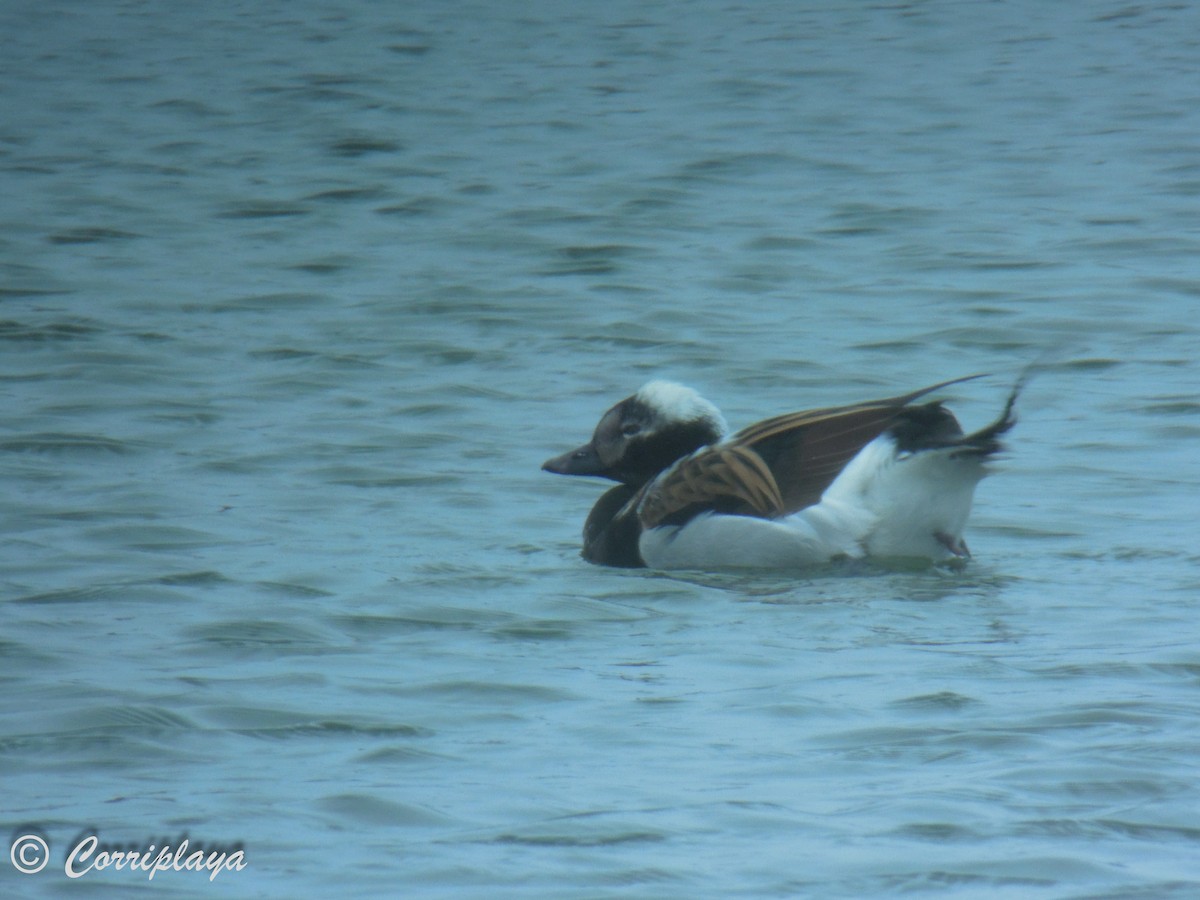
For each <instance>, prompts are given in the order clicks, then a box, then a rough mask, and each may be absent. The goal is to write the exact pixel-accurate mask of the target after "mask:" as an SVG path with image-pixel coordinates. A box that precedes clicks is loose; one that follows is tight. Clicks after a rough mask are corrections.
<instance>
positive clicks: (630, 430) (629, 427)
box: [621, 422, 642, 437]
mask: <svg viewBox="0 0 1200 900" xmlns="http://www.w3.org/2000/svg"><path fill="white" fill-rule="evenodd" d="M641 430H642V426H641V425H639V424H638V423H637V422H626V423H625V424H624V425H622V426H621V434H623V435H625V437H633V436H634V435H635V434H638V433H639V432H641Z"/></svg>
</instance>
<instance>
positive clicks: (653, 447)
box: [542, 381, 726, 487]
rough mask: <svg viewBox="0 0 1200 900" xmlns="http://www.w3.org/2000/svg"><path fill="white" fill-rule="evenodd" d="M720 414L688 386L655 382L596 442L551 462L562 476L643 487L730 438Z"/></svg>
mask: <svg viewBox="0 0 1200 900" xmlns="http://www.w3.org/2000/svg"><path fill="white" fill-rule="evenodd" d="M725 432H726V425H725V419H724V418H723V417H722V416H721V412H720V410H718V409H717V408H716V407H715V406H713V405H712V404H711V403H709V402H708V401H707V400H705V399H704V398H703V397H701V396H700V395H699V394H697V393H696V392H695V391H693V390H692V389H691V388H689V387H685V386H683V385H682V384H676V383H675V382H673V381H651V382H650V383H649V384H646V385H643V387H642V388H641V390H639V391H638V392H637V393H636V394H634V395H633V396H632V397H627V398H625V399H624V400H622V401H621V402H620V403H618V404H617V405H616V406H614V407H613V408H612V409H610V410H609V411H608V412H606V413H605V414H604V416H603V417H602V418H601V419H600V424H599V425H597V426H596V430H595V432H593V434H592V439H591V440H590V441H588V442H587V443H586V444H584V445H583V446H582V447H580V448H578V449H577V450H571V451H569V452H567V453H564V454H562V456H556V457H554V458H553V459H549V460H546V462H545V463H544V464H543V465H542V468H543V469H544V470H546V471H547V472H554V473H556V474H558V475H597V476H599V477H601V478H611V479H612V480H613V481H619V482H622V483H623V484H628V485H631V486H633V487H641V486H642V485H643V484H645V483H646V482H647V481H649V480H650V479H652V478H654V477H655V476H656V475H658V474H659V473H660V472H662V471H663V470H664V469H667V468H668V467H670V466H671V465H672V464H673V463H674V462H675V461H676V460H679V459H682V458H683V457H685V456H687V455H688V454H689V453H692V452H694V451H696V450H699V449H700V448H701V447H704V446H707V445H708V444H713V443H716V442H717V441H719V440H720V439H721V438H722V437H724V436H725Z"/></svg>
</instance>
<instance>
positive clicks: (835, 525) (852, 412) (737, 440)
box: [542, 375, 1020, 569]
mask: <svg viewBox="0 0 1200 900" xmlns="http://www.w3.org/2000/svg"><path fill="white" fill-rule="evenodd" d="M978 377H980V376H978V375H972V376H969V377H968V378H956V379H953V380H951V381H944V382H942V383H940V384H935V385H932V386H930V387H926V388H922V389H920V390H918V391H913V392H911V393H908V394H902V395H900V396H898V397H890V398H887V399H884V400H869V401H867V402H865V403H855V404H853V405H850V406H836V407H827V408H824V409H813V410H808V411H806V412H795V413H788V414H785V415H782V416H776V417H775V418H771V419H766V420H765V421H762V422H759V423H758V424H756V425H751V426H750V427H748V428H745V429H743V430H741V431H739V432H737V433H736V434H733V435H728V436H727V431H728V429H727V426H726V424H725V420H724V418H723V417H722V416H721V413H720V411H719V410H718V409H717V408H716V407H715V406H713V404H711V403H710V402H708V401H707V400H705V399H704V398H703V397H701V396H700V395H699V394H698V393H696V392H695V391H694V390H692V389H691V388H688V387H685V386H683V385H681V384H675V383H674V382H670V381H652V382H650V383H649V384H646V385H645V386H643V387H642V388H641V389H640V390H639V391H638V392H637V393H636V394H634V395H633V396H631V397H628V398H627V399H625V400H622V401H621V402H620V403H618V404H617V405H616V406H614V407H612V409H610V410H609V411H608V412H606V413H605V414H604V416H603V417H602V418H601V419H600V424H599V425H597V426H596V430H595V433H594V434H593V435H592V439H591V440H590V441H588V443H586V444H584V445H583V446H582V447H580V448H578V449H577V450H572V451H570V452H568V453H564V454H562V455H561V456H556V457H554V458H553V459H551V460H548V461H547V462H546V463H545V464H544V465H543V466H542V468H543V469H544V470H546V471H547V472H555V473H557V474H560V475H596V476H599V477H601V478H608V479H611V480H613V481H616V482H619V483H618V484H617V486H616V487H614V488H611V489H610V490H608V491H607V492H606V493H605V494H604V495H603V496H602V497H601V498H600V499H599V501H597V503H596V505H595V506H594V507H593V508H592V511H591V514H590V515H589V516H588V518H587V523H586V524H585V525H584V528H583V556H584V558H585V559H587V560H589V561H591V562H593V563H598V564H600V565H606V566H622V567H627V568H633V567H640V566H649V567H651V568H655V569H712V568H730V567H756V568H757V567H762V568H772V567H792V566H803V565H807V564H813V563H819V562H825V561H828V560H832V559H836V558H839V557H852V558H857V557H866V556H872V557H917V558H924V559H928V560H933V561H945V560H948V559H952V558H965V557H967V556H969V555H970V554H969V552H968V550H967V545H966V543H965V542H964V541H963V536H962V535H963V528H964V526H965V525H966V522H967V516H968V515H969V514H970V511H971V500H972V497H973V495H974V492H975V486H976V484H978V483H979V480H980V479H981V478H983V476H984V475H985V474H986V472H987V466H986V463H987V461H988V460H989V459H990V458H991V457H993V456H994V455H995V454H996V453H997V452H999V451H1000V450H1001V449H1002V448H1001V444H1000V440H999V438H1000V436H1001V435H1002V434H1004V433H1005V432H1007V431H1008V430H1009V429H1010V428H1012V427H1013V425H1014V424H1016V417H1015V415H1014V413H1013V405H1014V403H1015V402H1016V399H1017V394H1018V393H1019V391H1020V384H1018V385H1017V386H1016V387H1015V388H1014V389H1013V391H1012V393H1011V394H1010V395H1009V397H1008V400H1007V402H1006V403H1005V404H1004V409H1003V411H1002V412H1001V413H1000V416H999V418H997V419H996V420H995V421H994V422H992V423H991V424H990V425H987V426H986V427H984V428H981V429H980V430H979V431H976V432H973V433H971V434H964V433H963V430H962V428H961V427H960V426H959V424H958V420H957V419H955V417H954V415H953V414H952V413H951V412H950V411H949V410H947V409H945V408H944V407H943V406H942V404H941V402H939V401H933V402H927V403H922V404H918V405H914V401H916V400H918V399H920V398H921V397H924V396H925V395H927V394H929V393H932V392H933V391H936V390H938V389H939V388H943V387H946V386H948V385H951V384H958V383H959V382H962V381H967V380H969V379H970V378H978Z"/></svg>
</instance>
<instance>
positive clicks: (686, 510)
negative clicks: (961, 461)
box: [633, 375, 982, 528]
mask: <svg viewBox="0 0 1200 900" xmlns="http://www.w3.org/2000/svg"><path fill="white" fill-rule="evenodd" d="M980 377H982V376H981V375H970V376H967V377H966V378H955V379H951V380H950V381H943V382H940V383H939V384H934V385H930V386H929V387H925V388H921V389H920V390H917V391H912V392H910V393H907V394H901V395H900V396H898V397H888V398H885V399H882V400H868V401H866V402H865V403H855V404H852V405H849V406H831V407H824V408H821V409H812V410H807V411H804V412H795V413H787V414H785V415H782V416H776V417H774V418H771V419H766V420H764V421H762V422H758V423H757V424H754V425H751V426H749V427H748V428H745V429H743V430H742V431H739V432H738V433H737V434H735V435H733V436H732V437H730V438H728V439H727V440H725V441H722V442H721V443H719V444H715V445H713V446H711V447H705V448H703V449H701V450H698V451H697V452H696V453H694V454H692V455H691V456H688V457H685V458H684V459H681V460H680V461H679V462H678V463H676V464H675V465H674V466H672V467H671V468H670V469H668V470H667V471H666V472H664V473H663V474H662V475H660V476H659V477H658V478H656V479H654V480H653V481H652V482H650V483H649V484H648V485H646V487H645V489H644V490H643V491H642V492H641V495H640V497H638V498H635V500H634V501H633V502H634V503H636V504H637V510H638V517H639V518H640V520H641V522H642V527H643V528H654V527H655V526H657V525H662V524H681V523H682V522H685V521H687V520H688V519H690V518H692V517H693V516H695V515H696V514H698V513H700V512H704V511H714V512H721V513H727V514H732V515H744V516H756V517H758V518H764V519H774V518H778V517H780V516H785V515H788V514H790V513H794V512H797V511H798V510H801V509H804V508H805V507H808V506H812V505H813V504H814V503H817V502H818V501H820V499H821V495H822V494H824V493H825V489H826V488H828V487H829V485H830V484H832V483H833V480H834V479H835V478H837V476H838V473H839V472H841V471H842V469H844V468H845V467H846V465H847V463H849V462H850V460H852V459H853V458H854V457H855V456H856V455H858V452H859V451H860V450H862V448H863V447H865V446H866V445H867V444H869V443H870V442H871V441H873V440H874V439H875V438H877V437H879V435H880V434H882V433H883V432H884V431H886V430H887V429H888V428H889V427H891V426H892V425H894V424H895V423H896V422H897V421H898V419H899V418H900V417H901V414H902V412H903V410H904V409H905V408H906V407H907V406H908V405H909V404H910V403H912V402H913V401H914V400H917V399H918V398H920V397H923V396H925V395H926V394H929V393H932V392H933V391H936V390H938V389H939V388H944V387H947V386H949V385H952V384H958V383H960V382H963V381H969V380H970V379H972V378H980ZM946 415H949V414H948V413H947V414H946ZM960 433H961V432H960Z"/></svg>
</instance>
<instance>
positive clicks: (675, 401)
mask: <svg viewBox="0 0 1200 900" xmlns="http://www.w3.org/2000/svg"><path fill="white" fill-rule="evenodd" d="M634 398H635V399H636V400H639V401H640V402H642V403H644V404H646V406H648V407H650V409H652V410H654V414H655V417H656V418H657V419H660V420H661V421H662V422H664V423H666V422H707V423H708V424H710V425H711V426H712V427H713V428H715V429H716V430H717V431H718V432H719V433H720V434H721V435H722V436H724V435H725V434H727V433H728V431H729V426H728V425H726V424H725V417H724V416H722V415H721V411H720V410H719V409H717V408H716V407H715V406H713V405H712V404H711V403H709V402H708V401H707V400H705V399H704V398H703V397H701V396H700V395H699V394H697V393H696V392H695V391H694V390H692V389H691V388H690V387H687V386H685V385H682V384H678V383H676V382H674V381H651V382H649V383H647V384H644V385H642V387H641V389H640V390H639V391H638V392H637V393H636V394H634Z"/></svg>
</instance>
